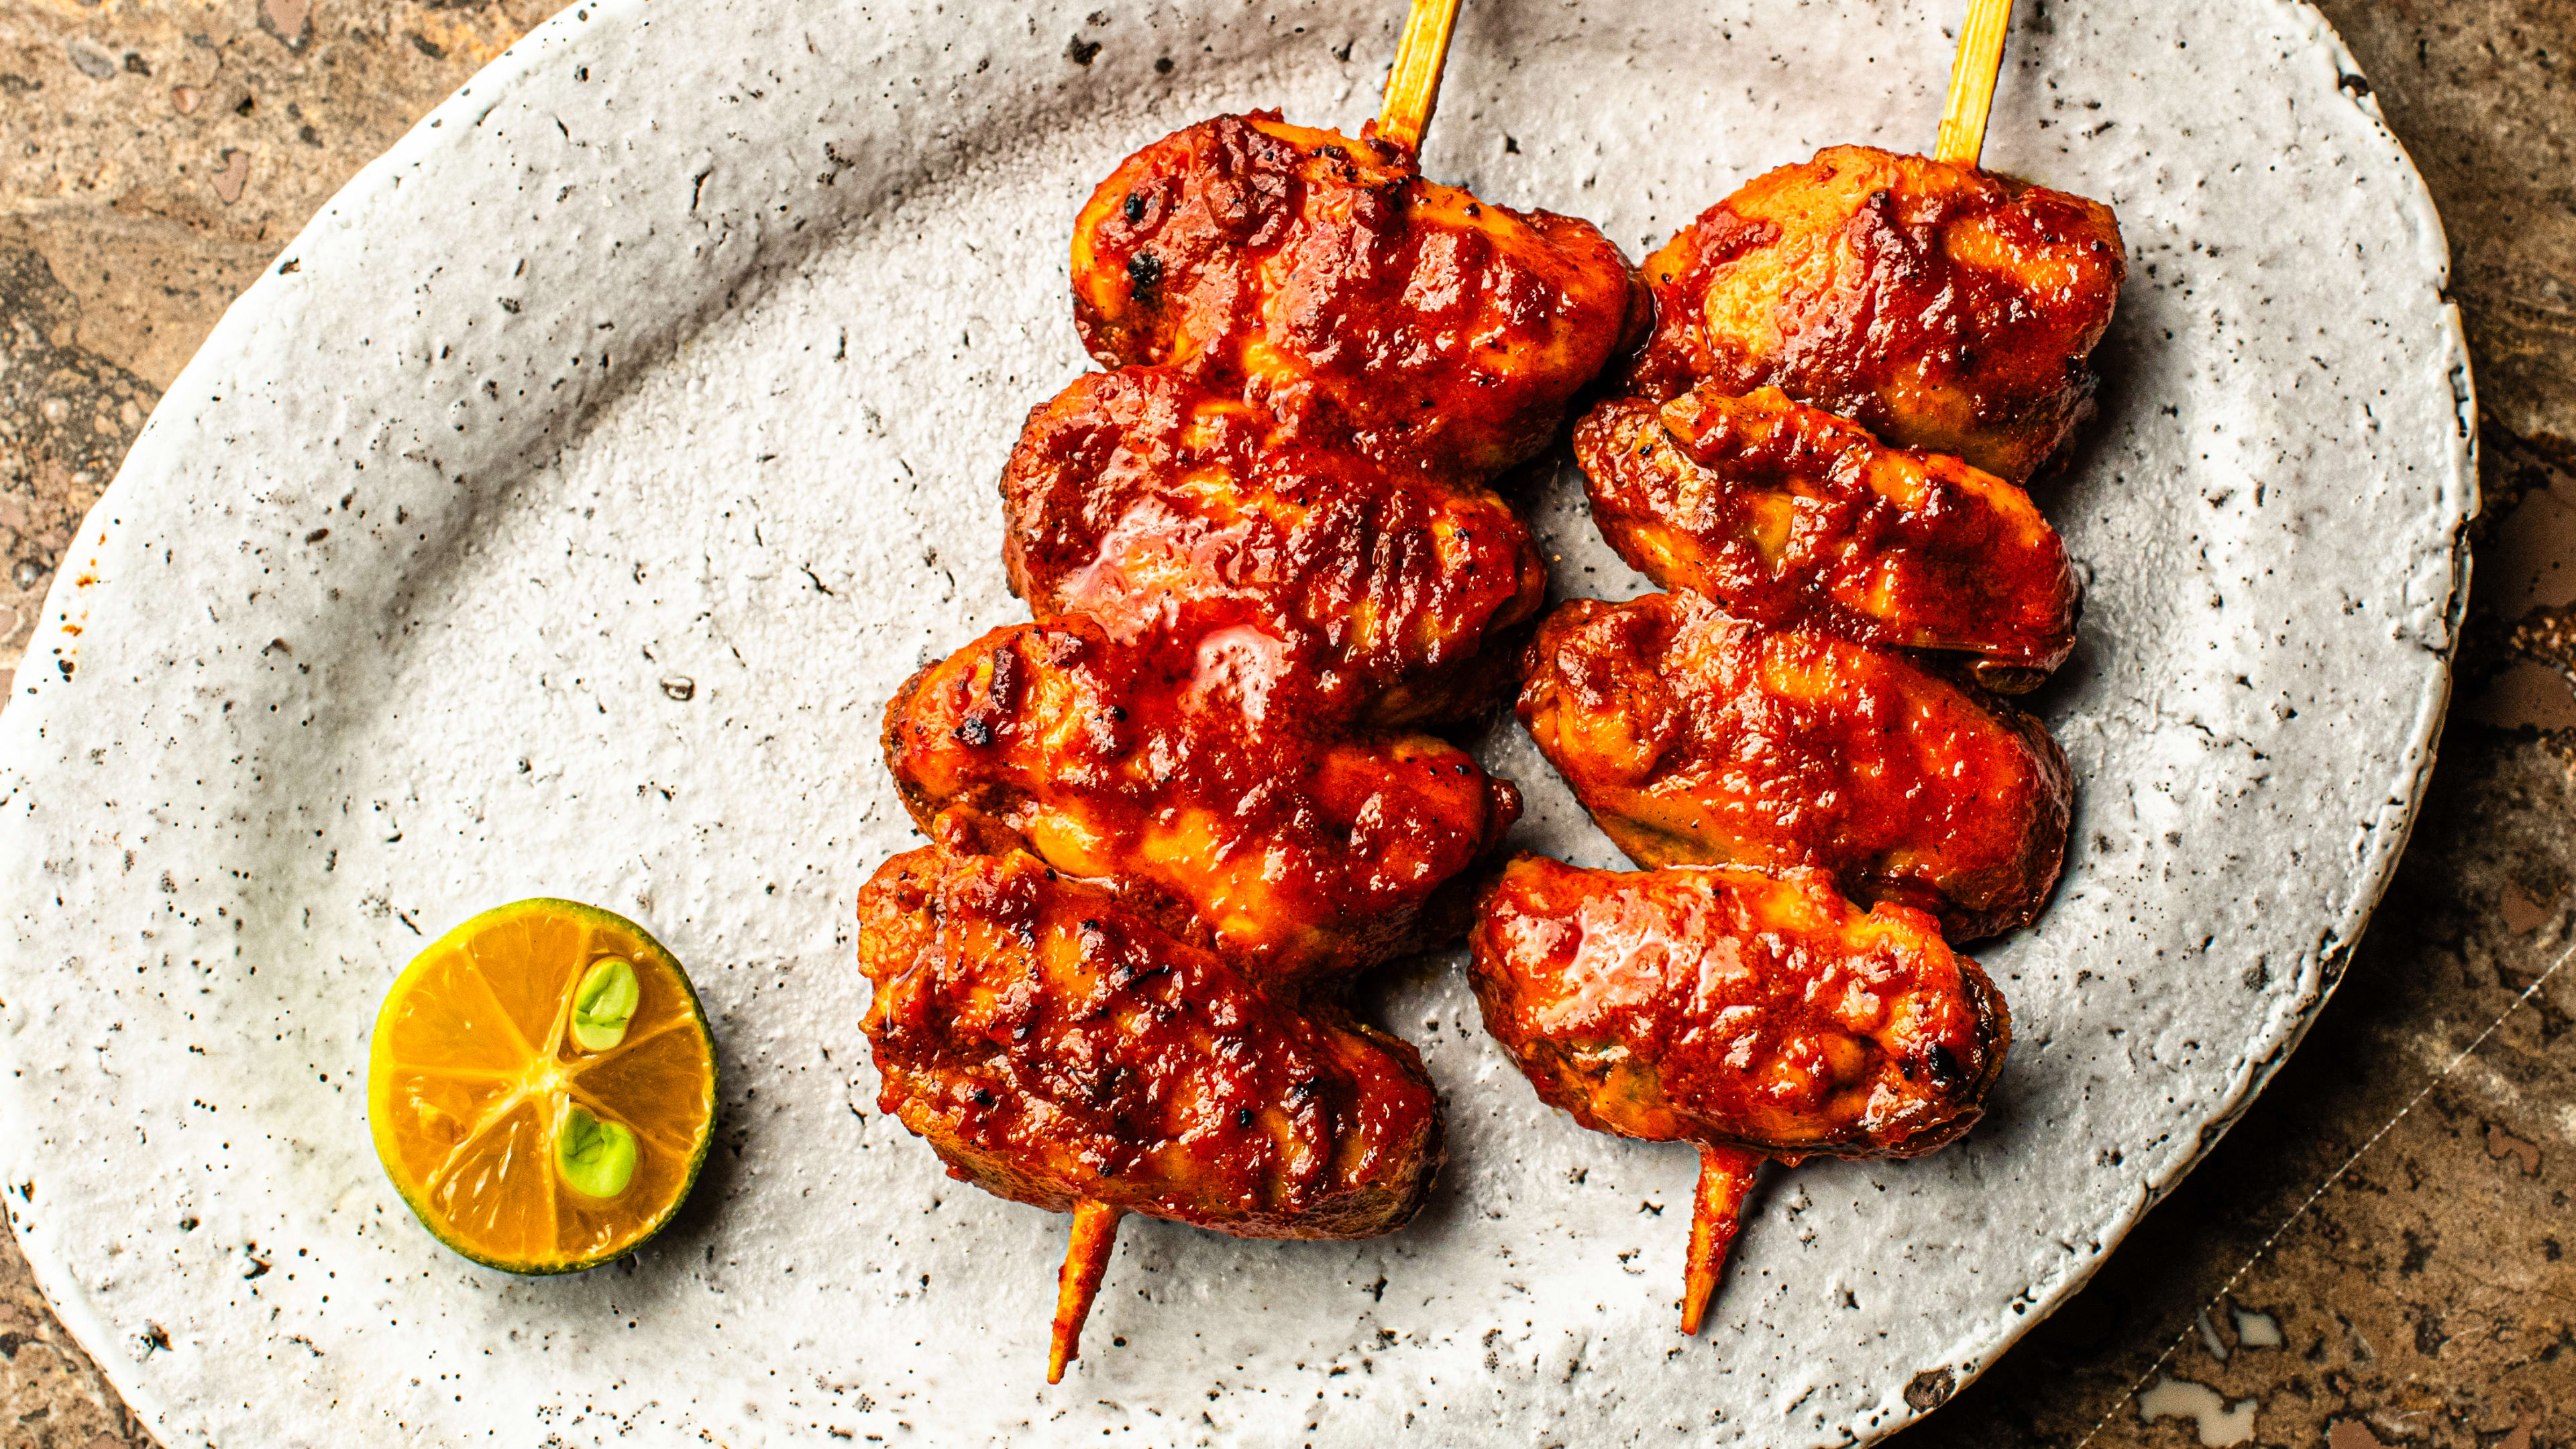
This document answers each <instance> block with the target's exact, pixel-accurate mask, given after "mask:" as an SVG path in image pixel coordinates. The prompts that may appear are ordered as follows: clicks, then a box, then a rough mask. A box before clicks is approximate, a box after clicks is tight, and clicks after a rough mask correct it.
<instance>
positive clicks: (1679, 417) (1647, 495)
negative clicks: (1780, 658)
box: [1574, 386, 2078, 682]
mask: <svg viewBox="0 0 2576 1449" xmlns="http://www.w3.org/2000/svg"><path fill="white" fill-rule="evenodd" d="M1574 452H1575V457H1576V458H1577V459H1578V460H1580V461H1581V463H1582V465H1583V471H1584V473H1585V475H1586V477H1587V480H1588V483H1589V487H1590V490H1591V496H1592V519H1593V522H1594V523H1596V524H1598V525H1599V526H1600V529H1601V532H1602V535H1603V536H1604V537H1605V538H1607V539H1608V540H1609V541H1610V546H1611V547H1612V548H1615V549H1617V550H1618V551H1619V556H1620V557H1621V558H1624V559H1626V560H1627V561H1628V562H1629V563H1630V564H1631V565H1632V566H1634V567H1635V568H1636V569H1637V570H1638V571H1639V572H1641V573H1643V574H1645V575H1646V576H1647V577H1648V578H1651V579H1653V580H1654V581H1655V582H1656V583H1658V584H1660V585H1662V586H1663V587H1665V588H1668V589H1687V590H1689V591H1691V592H1693V593H1696V594H1699V595H1701V596H1702V597H1705V598H1708V599H1711V600H1714V601H1716V602H1717V603H1718V604H1720V605H1722V606H1723V607H1724V608H1725V609H1726V611H1727V612H1728V613H1731V614H1734V615H1736V616H1738V617H1740V618H1745V619H1749V620H1753V621H1756V622H1759V623H1763V624H1770V625H1794V624H1812V625H1814V626H1816V627H1819V628H1822V629H1825V630H1827V631H1829V632H1832V633H1835V634H1838V635H1841V636H1842V637H1844V638H1847V639H1855V640H1859V641H1861V642H1863V643H1870V644H1885V645H1898V646H1906V647H1912V648H1918V649H1942V650H1961V651H1966V652H1970V653H1974V654H1978V655H1981V656H1983V657H1984V658H1986V659H1990V660H1993V661H1995V662H1997V663H2000V664H2006V665H2011V666H2015V667H2016V668H2018V669H2022V670H2026V671H2045V670H2050V669H2054V668H2056V667H2057V666H2058V664H2059V663H2061V662H2063V661H2064V659H2065V658H2066V655H2067V653H2068V651H2069V650H2071V649H2072V648H2073V647H2074V643H2075V612H2076V602H2077V598H2078V593H2077V589H2076V583H2075V575H2074V572H2073V570H2072V569H2070V568H2069V567H2068V565H2067V561H2066V547H2065V545H2064V544H2062V543H2061V542H2059V540H2058V537H2057V531H2056V530H2055V529H2052V528H2050V527H2049V526H2048V521H2047V520H2046V519H2045V518H2042V517H2041V516H2040V513H2039V510H2038V508H2037V507H2035V506H2033V504H2032V503H2031V501H2030V495H2029V494H2027V493H2025V492H2023V491H2022V490H2021V489H2019V488H2017V487H2014V486H2013V485H2012V484H2010V483H2006V482H2004V481H2003V480H2001V479H1999V478H1996V477H1994V476H1993V475H1991V474H1988V473H1985V472H1981V471H1979V470H1978V469H1976V468H1972V467H1970V466H1969V465H1967V464H1966V463H1964V462H1962V461H1960V460H1959V459H1957V458H1952V457H1946V456H1942V455H1939V454H1932V453H1924V452H1920V451H1914V450H1906V449H1898V448H1890V447H1887V446H1885V445H1884V444H1881V443H1880V442H1878V440H1876V439H1875V438H1872V437H1871V436H1870V435H1869V433H1868V431H1867V430H1866V429H1863V428H1861V427H1859V426H1857V425H1855V424H1853V423H1849V422H1846V421H1844V420H1842V419H1840V418H1837V417H1835V416H1833V415H1832V414H1830V413H1827V412H1825V411H1823V410H1822V409H1819V408H1813V407H1808V406H1806V405H1804V404H1802V403H1797V402H1793V401H1791V400H1790V399H1789V397H1788V396H1787V395H1786V394H1785V393H1782V392H1781V391H1780V390H1779V389H1777V388H1762V389H1759V390H1757V391H1755V392H1753V393H1751V394H1749V395H1747V396H1744V397H1732V396H1729V395H1727V394H1726V393H1724V392H1722V391H1720V390H1718V389H1717V388H1715V387H1713V386H1702V387H1700V388H1697V389H1695V390H1693V391H1691V392H1686V393H1683V394H1682V395H1681V396H1680V397H1677V398H1675V399H1673V400H1672V401H1670V402H1667V403H1664V404H1662V405H1661V406H1658V405H1657V404H1655V403H1654V402H1653V401H1651V400H1648V399H1645V398H1613V399H1610V400H1609V401H1606V402H1603V403H1601V404H1599V405H1598V406H1596V407H1594V408H1593V410H1592V411H1591V413H1590V414H1589V415H1588V416H1586V417H1585V418H1584V420H1583V422H1582V423H1581V424H1580V425H1578V426H1577V427H1576V429H1575V432H1574ZM2032 679H2033V682H2036V674H2035V673H2034V674H2033V675H2032Z"/></svg>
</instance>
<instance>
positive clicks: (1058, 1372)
mask: <svg viewBox="0 0 2576 1449" xmlns="http://www.w3.org/2000/svg"><path fill="white" fill-rule="evenodd" d="M1124 1216H1126V1213H1125V1211H1124V1210H1123V1209H1120V1208H1114V1207H1111V1206H1110V1205H1109V1204H1107V1203H1105V1202H1093V1201H1091V1200H1090V1199H1089V1198H1085V1199H1083V1200H1082V1201H1080V1202H1078V1203H1075V1204H1074V1205H1073V1240H1072V1241H1071V1242H1068V1243H1067V1244H1065V1248H1064V1267H1063V1268H1061V1269H1059V1270H1058V1271H1057V1273H1056V1276H1055V1335H1054V1340H1053V1342H1052V1343H1051V1344H1050V1345H1049V1346H1048V1349H1047V1382H1048V1383H1051V1384H1060V1383H1063V1382H1064V1366H1065V1365H1066V1364H1068V1363H1071V1362H1072V1361H1073V1360H1074V1359H1075V1358H1076V1357H1078V1356H1079V1355H1080V1354H1081V1353H1082V1321H1083V1320H1084V1319H1086V1318H1088V1317H1090V1316H1091V1300H1092V1299H1093V1298H1094V1297H1095V1296H1097V1295H1098V1294H1099V1292H1100V1275H1101V1274H1102V1273H1104V1272H1107V1271H1108V1269H1109V1250H1110V1249H1112V1248H1114V1247H1116V1246H1117V1245H1118V1220H1119V1219H1120V1218H1121V1217H1124Z"/></svg>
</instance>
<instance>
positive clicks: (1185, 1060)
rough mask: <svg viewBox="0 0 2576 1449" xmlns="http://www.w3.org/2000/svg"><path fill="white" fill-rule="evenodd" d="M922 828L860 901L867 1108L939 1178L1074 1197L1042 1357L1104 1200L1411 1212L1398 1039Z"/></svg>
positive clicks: (1381, 1220) (1280, 1231) (1085, 1287)
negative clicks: (1063, 1271)
mask: <svg viewBox="0 0 2576 1449" xmlns="http://www.w3.org/2000/svg"><path fill="white" fill-rule="evenodd" d="M935 833H936V836H937V839H936V841H935V843H934V844H932V845H930V846H927V847H925V848H923V849H920V850H915V851H912V852H909V853H907V854H904V855H898V856H896V857H894V858H893V859H892V860H889V861H887V862H886V863H885V865H884V866H883V867H881V868H880V869H879V870H878V871H877V873H876V876H875V878H874V879H873V880H871V881H870V882H869V883H868V885H867V887H866V889H865V890H864V891H863V892H861V894H860V897H859V922H860V925H859V929H860V947H859V960H860V962H861V964H862V966H863V967H864V968H865V970H866V971H867V974H868V977H869V979H870V981H871V982H872V983H873V984H874V986H875V994H874V996H873V998H872V999H871V1000H870V1002H869V1004H868V1012H867V1016H866V1018H865V1022H864V1026H865V1029H866V1031H867V1035H868V1039H869V1042H870V1044H871V1045H872V1046H873V1048H874V1050H875V1056H876V1063H877V1070H878V1072H879V1073H880V1074H881V1078H882V1087H881V1089H880V1092H879V1095H878V1110H880V1111H883V1112H888V1113H891V1114H893V1115H895V1116H897V1117H898V1118H900V1119H901V1120H902V1122H903V1124H904V1125H905V1126H906V1127H908V1128H910V1129H911V1130H912V1131H913V1132H915V1133H917V1134H918V1135H920V1136H921V1137H923V1138H924V1139H926V1140H927V1141H929V1143H930V1144H931V1146H932V1147H933V1148H935V1149H937V1151H938V1153H939V1155H940V1157H941V1158H942V1159H944V1160H945V1161H946V1162H947V1164H948V1170H949V1173H950V1175H951V1176H954V1177H958V1178H962V1179H964V1180H966V1181H968V1182H972V1183H974V1184H975V1185H976V1186H978V1187H981V1188H983V1189H984V1190H985V1191H987V1192H991V1193H995V1194H997V1195H999V1196H1002V1197H1005V1198H1009V1199H1011V1200H1013V1201H1015V1202H1025V1203H1034V1204H1036V1205H1037V1206H1039V1207H1043V1208H1047V1209H1049V1210H1051V1211H1055V1212H1064V1211H1068V1210H1073V1209H1075V1208H1076V1206H1077V1204H1079V1205H1080V1208H1079V1216H1078V1217H1077V1220H1076V1227H1075V1236H1076V1248H1075V1255H1074V1257H1073V1259H1072V1260H1071V1265H1070V1267H1069V1270H1068V1273H1067V1275H1066V1282H1065V1285H1064V1286H1065V1295H1064V1296H1065V1301H1064V1302H1063V1303H1061V1304H1060V1306H1059V1310H1058V1325H1059V1332H1058V1334H1057V1338H1056V1348H1055V1361H1054V1363H1053V1365H1052V1370H1051V1371H1052V1373H1054V1374H1056V1375H1061V1373H1062V1372H1063V1368H1064V1362H1065V1360H1066V1359H1068V1358H1070V1357H1071V1356H1072V1354H1073V1352H1074V1351H1075V1348H1076V1342H1075V1336H1076V1334H1077V1332H1078V1330H1079V1327H1080V1323H1081V1318H1082V1314H1083V1312H1084V1311H1085V1310H1086V1309H1087V1308H1088V1306H1089V1302H1090V1298H1091V1295H1092V1293H1093V1292H1095V1291H1096V1290H1097V1288H1098V1285H1099V1279H1100V1269H1101V1266H1102V1264H1103V1263H1104V1262H1105V1260H1106V1256H1107V1249H1108V1245H1109V1241H1110V1238H1111V1237H1112V1235H1114V1233H1115V1230H1116V1222H1117V1218H1118V1216H1119V1214H1121V1213H1125V1212H1140V1213H1146V1214H1149V1215H1151V1216H1154V1217H1160V1218H1169V1219H1171V1220H1173V1221H1175V1222H1183V1223H1192V1224H1196V1225H1198V1226H1200V1227H1209V1228H1216V1229H1218V1230H1220V1231H1223V1232H1228V1233H1233V1234H1236V1235H1237V1236H1242V1237H1260V1238H1361V1237H1371V1236H1375V1235H1376V1234H1379V1233H1385V1232H1390V1231H1392V1230H1394V1229H1395V1228H1397V1227H1400V1226H1402V1225H1403V1224H1404V1223H1405V1222H1407V1221H1408V1220H1410V1219H1411V1218H1412V1217H1413V1215H1414V1213H1415V1212H1416V1211H1418V1210H1419V1209H1420V1208H1421V1206H1422V1202H1423V1199H1424V1198H1425V1196H1427V1195H1428V1193H1429V1191H1430V1187H1431V1181H1432V1177H1433V1175H1434V1173H1435V1172H1436V1171H1437V1170H1438V1168H1439V1165H1440V1160H1441V1147H1440V1119H1439V1112H1438V1103H1437V1099H1436V1097H1435V1095H1434V1092H1433V1089H1432V1085H1431V1079H1430V1077H1429V1076H1428V1075H1427V1074H1425V1073H1424V1071H1423V1069H1422V1059H1421V1057H1420V1056H1419V1055H1418V1054H1417V1053H1416V1052H1415V1051H1414V1049H1413V1048H1412V1047H1411V1046H1410V1045H1407V1044H1406V1043H1404V1042H1402V1041H1399V1040H1397V1039H1395V1038H1393V1037H1391V1036H1388V1035H1386V1034H1385V1033H1383V1032H1378V1031H1374V1030H1372V1029H1370V1028H1368V1027H1366V1026H1362V1025H1359V1024H1358V1023H1356V1022H1353V1021H1351V1020H1350V1019H1349V1018H1348V1017H1347V1016H1346V1015H1345V1014H1344V1013H1342V1012H1341V1011H1339V1010H1338V1009H1337V1008H1335V1007H1333V1006H1331V1005H1330V1004H1329V1003H1321V1002H1311V1001H1304V1000H1301V999H1299V998H1297V997H1295V996H1282V995H1279V994H1276V993H1275V991H1274V990H1273V989H1272V988H1270V987H1268V986H1266V985H1265V984H1264V983H1262V982H1260V981H1258V980H1256V979H1253V978H1250V977H1247V976H1246V975H1244V974H1243V973H1242V972H1240V971H1238V970H1236V969H1235V968H1234V967H1233V966H1231V965H1229V964H1228V963H1227V961H1226V960H1225V958H1224V957H1222V956H1220V955H1218V954H1217V953H1215V952H1213V951H1211V950H1209V949H1208V946H1207V942H1206V941H1205V939H1204V937H1203V935H1202V934H1201V933H1199V932H1197V930H1196V929H1195V927H1193V926H1192V925H1191V924H1190V923H1188V922H1187V920H1186V919H1185V918H1178V919H1176V918H1172V917H1169V916H1166V915H1162V914H1157V913H1156V912H1155V911H1153V910H1151V909H1149V908H1144V907H1140V906H1139V905H1138V904H1137V903H1136V902H1135V901H1133V900H1132V899H1130V898H1127V897H1124V896H1122V895H1120V894H1118V893H1115V892H1113V891H1110V890H1107V889H1104V888H1103V887H1101V886H1100V885H1098V884H1095V883H1091V882H1086V881H1078V880H1073V879H1070V878H1068V877H1066V876H1064V875H1062V874H1061V873H1059V872H1057V871H1055V870H1051V869H1049V868H1047V866H1046V865H1044V864H1043V863H1042V862H1040V861H1039V860H1037V859H1036V858H1035V857H1033V856H1031V855H1029V854H1027V853H1026V852H1024V851H1020V850H1016V849H1012V848H1009V847H1008V846H1007V845H1006V844H999V843H996V842H995V840H994V839H993V837H992V836H991V834H990V832H989V831H986V832H984V834H983V838H982V839H980V840H979V839H978V838H976V837H977V831H976V830H975V828H974V827H972V826H971V825H969V824H967V823H965V822H962V821H958V820H943V821H941V822H940V823H939V825H938V827H937V829H936V832H935ZM1086 1239H1087V1240H1088V1242H1089V1246H1086Z"/></svg>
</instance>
